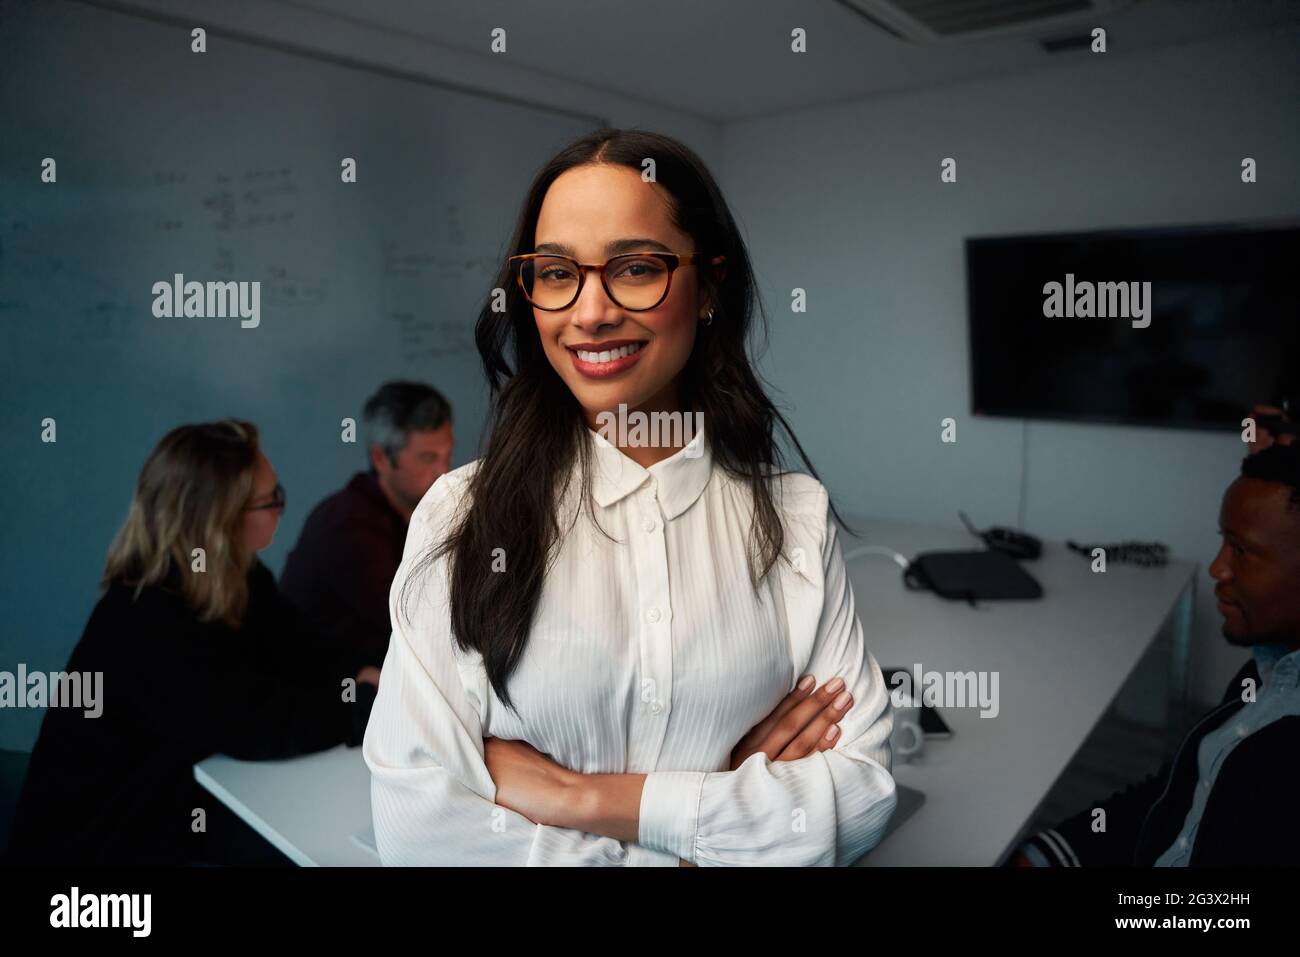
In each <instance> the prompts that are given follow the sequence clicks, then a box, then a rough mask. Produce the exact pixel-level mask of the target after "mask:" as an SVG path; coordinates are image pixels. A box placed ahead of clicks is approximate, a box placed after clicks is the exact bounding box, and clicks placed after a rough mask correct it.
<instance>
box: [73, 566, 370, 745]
mask: <svg viewBox="0 0 1300 957" xmlns="http://www.w3.org/2000/svg"><path fill="white" fill-rule="evenodd" d="M263 571H264V570H255V572H254V574H253V575H251V576H250V606H249V611H248V619H247V620H246V622H245V629H246V630H247V631H248V632H249V634H247V635H246V634H244V633H243V632H231V631H229V630H227V629H225V628H218V627H216V626H211V625H209V626H204V625H201V624H199V623H198V622H197V621H196V620H195V618H194V614H193V612H192V611H190V610H189V609H188V608H185V607H184V606H183V605H181V604H180V603H179V602H177V601H174V600H171V599H165V598H162V597H160V596H159V595H158V594H150V595H147V596H144V597H142V598H141V601H140V603H139V605H133V604H130V603H127V602H126V601H120V602H116V603H114V604H112V605H111V606H109V605H107V604H106V605H105V606H103V610H102V611H100V610H99V609H97V611H96V616H97V617H93V618H92V621H91V624H90V625H89V626H88V628H94V629H98V630H100V631H101V632H102V633H103V634H107V635H112V636H116V637H117V643H116V645H115V646H114V661H113V664H112V665H111V666H108V667H106V668H105V669H104V670H105V671H106V672H107V671H109V670H110V669H111V671H112V676H111V678H110V679H109V681H110V688H112V689H117V694H118V696H119V697H118V698H117V700H119V701H121V702H122V705H121V707H122V708H123V711H124V713H125V716H126V717H127V719H128V720H129V721H131V722H134V723H136V724H138V725H139V726H140V727H141V728H143V729H146V733H148V734H149V735H156V736H158V737H161V738H163V739H165V740H167V741H170V742H172V743H174V744H178V745H181V746H183V747H184V748H186V749H187V751H190V752H192V753H194V754H200V755H207V754H217V753H220V754H227V755H230V756H231V757H234V758H239V759H242V760H265V759H275V758H284V757H291V756H293V755H298V754H308V753H311V752H315V751H321V750H324V749H326V748H331V747H334V746H335V745H338V744H342V743H347V744H352V745H355V744H358V743H360V741H361V734H360V733H359V732H360V729H359V727H358V719H359V711H363V710H364V708H365V707H366V704H367V695H366V692H365V691H364V689H363V690H361V691H359V692H358V696H357V701H355V702H349V701H345V700H344V698H343V685H342V679H343V678H344V677H345V675H343V674H337V675H331V674H330V673H329V671H328V670H325V668H324V666H323V665H321V664H320V663H319V662H312V661H311V660H309V659H302V660H300V661H299V662H298V667H294V666H293V663H292V661H290V660H286V658H287V653H286V652H285V651H284V649H278V648H276V647H275V645H276V643H277V642H280V641H285V642H297V641H299V640H301V636H300V635H298V634H296V633H289V634H284V633H278V632H277V631H276V630H275V629H274V628H273V627H271V626H272V624H273V623H274V624H279V623H280V619H278V618H277V617H275V616H274V614H272V613H269V611H268V604H269V603H271V602H273V601H274V599H275V597H276V596H275V594H274V593H275V584H274V581H273V579H271V577H270V573H269V572H265V580H262V579H260V578H259V575H260V574H261V573H262V572H263ZM294 627H295V628H296V627H305V625H304V624H303V623H301V622H297V623H295V624H294Z"/></svg>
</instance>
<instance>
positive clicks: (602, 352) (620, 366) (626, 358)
mask: <svg viewBox="0 0 1300 957" xmlns="http://www.w3.org/2000/svg"><path fill="white" fill-rule="evenodd" d="M565 348H566V349H568V351H569V355H570V357H572V360H573V367H574V368H575V369H576V370H577V371H578V372H580V373H581V374H582V375H584V376H586V377H587V378H589V379H608V378H609V377H610V376H615V375H618V374H619V373H621V372H625V371H626V370H628V369H630V368H632V366H634V365H636V364H637V363H638V362H639V361H641V356H642V354H643V353H644V352H645V350H646V343H644V342H642V341H640V340H638V339H611V340H610V341H608V342H599V343H596V342H579V343H575V344H574V345H569V346H565Z"/></svg>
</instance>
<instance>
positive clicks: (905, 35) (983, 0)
mask: <svg viewBox="0 0 1300 957" xmlns="http://www.w3.org/2000/svg"><path fill="white" fill-rule="evenodd" d="M1137 2H1138V0H840V3H842V4H844V5H845V6H846V7H848V8H849V9H851V10H853V11H854V12H855V13H858V14H861V15H862V16H863V17H865V18H866V19H868V20H870V21H871V22H872V23H874V24H875V25H876V26H878V27H880V29H882V30H884V31H886V32H887V33H890V34H892V35H894V36H896V37H898V38H899V39H902V40H908V41H911V42H912V43H924V44H938V43H959V42H962V41H965V40H983V39H988V38H993V37H1008V36H1016V35H1018V34H1024V33H1040V32H1042V31H1044V30H1059V29H1062V28H1069V27H1082V26H1097V25H1099V24H1098V21H1099V20H1100V19H1101V18H1103V17H1108V16H1111V15H1112V14H1116V13H1120V12H1121V11H1123V10H1125V9H1127V8H1128V7H1131V6H1133V5H1134V4H1135V3H1137Z"/></svg>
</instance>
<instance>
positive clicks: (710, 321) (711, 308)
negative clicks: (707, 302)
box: [704, 306, 714, 326]
mask: <svg viewBox="0 0 1300 957" xmlns="http://www.w3.org/2000/svg"><path fill="white" fill-rule="evenodd" d="M713 312H714V310H713V307H712V306H710V307H709V316H708V318H707V319H705V320H704V324H705V325H706V326H711V325H713Z"/></svg>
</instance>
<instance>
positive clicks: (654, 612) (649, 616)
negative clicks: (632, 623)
mask: <svg viewBox="0 0 1300 957" xmlns="http://www.w3.org/2000/svg"><path fill="white" fill-rule="evenodd" d="M659 617H660V611H659V609H658V608H649V609H647V610H646V613H645V620H646V621H658V620H659Z"/></svg>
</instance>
